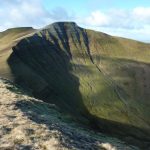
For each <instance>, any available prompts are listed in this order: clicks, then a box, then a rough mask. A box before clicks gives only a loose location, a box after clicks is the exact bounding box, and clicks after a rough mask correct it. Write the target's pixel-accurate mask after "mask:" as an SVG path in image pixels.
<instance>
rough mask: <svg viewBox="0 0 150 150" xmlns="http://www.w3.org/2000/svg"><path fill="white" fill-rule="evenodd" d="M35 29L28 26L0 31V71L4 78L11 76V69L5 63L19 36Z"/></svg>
mask: <svg viewBox="0 0 150 150" xmlns="http://www.w3.org/2000/svg"><path fill="white" fill-rule="evenodd" d="M34 31H35V30H34V29H33V28H30V27H22V28H12V29H8V30H6V31H4V32H1V33H0V64H1V67H0V72H1V76H3V77H5V78H11V79H12V78H13V77H12V74H11V70H10V69H9V66H8V64H7V59H8V58H9V56H10V54H11V53H12V50H11V48H12V46H14V45H15V44H16V43H17V42H18V41H19V40H20V39H21V38H24V37H25V36H26V35H28V34H31V33H33V32H34Z"/></svg>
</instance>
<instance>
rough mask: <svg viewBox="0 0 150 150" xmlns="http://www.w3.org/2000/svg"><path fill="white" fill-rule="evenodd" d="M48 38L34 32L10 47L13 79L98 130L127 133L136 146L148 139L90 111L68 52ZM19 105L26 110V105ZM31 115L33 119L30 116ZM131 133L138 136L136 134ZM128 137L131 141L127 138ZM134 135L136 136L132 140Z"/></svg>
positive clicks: (121, 136)
mask: <svg viewBox="0 0 150 150" xmlns="http://www.w3.org/2000/svg"><path fill="white" fill-rule="evenodd" d="M51 39H53V41H54V43H55V44H54V43H53V42H51V41H49V40H47V39H46V37H40V36H38V35H36V34H35V35H34V36H32V37H29V38H27V39H23V40H21V41H20V42H19V43H18V44H17V46H15V47H14V48H13V53H12V54H11V56H10V57H9V59H8V64H9V66H10V68H11V71H12V73H13V75H14V78H15V82H16V83H17V84H19V85H21V86H22V87H24V88H25V89H27V90H29V91H30V92H31V93H33V95H34V96H35V97H36V98H39V99H42V100H43V101H45V102H48V103H54V104H56V105H57V106H59V108H60V109H61V110H62V111H65V112H69V113H71V114H72V115H73V116H74V118H76V119H78V120H79V121H81V122H82V123H84V124H87V125H89V124H90V125H91V126H92V128H94V129H97V130H98V131H101V132H105V133H108V134H111V135H112V136H114V135H118V136H119V137H120V138H123V137H124V136H125V137H128V139H126V140H127V141H128V142H132V143H134V144H138V143H140V144H139V145H140V146H141V144H142V143H144V142H143V141H146V143H148V142H149V141H148V140H149V139H147V137H146V134H145V132H143V131H141V130H140V129H138V128H135V127H133V126H129V125H125V124H120V123H117V122H112V121H109V120H105V119H101V118H96V117H94V116H92V115H90V113H89V112H88V110H87V108H86V107H85V105H84V103H83V99H82V95H81V93H80V91H79V86H80V83H79V79H78V78H77V77H76V76H75V75H73V74H72V73H71V71H72V64H71V63H70V60H71V58H70V57H68V56H71V55H70V54H68V53H70V52H68V51H64V50H62V49H61V46H60V45H59V43H58V42H56V39H55V37H53V38H52V37H51ZM18 107H19V106H18ZM20 109H21V110H22V111H24V112H28V109H23V108H20ZM39 113H43V112H39ZM31 119H33V121H36V120H34V117H32V118H31ZM46 125H48V124H46ZM134 133H136V135H139V136H141V138H140V137H139V136H138V137H136V136H135V134H134ZM137 133H138V134H137ZM132 137H133V139H132V140H133V141H132V140H130V138H132ZM134 138H135V139H139V140H137V142H136V140H135V139H134ZM139 141H142V143H141V142H139ZM144 144H145V143H144ZM144 144H142V145H144Z"/></svg>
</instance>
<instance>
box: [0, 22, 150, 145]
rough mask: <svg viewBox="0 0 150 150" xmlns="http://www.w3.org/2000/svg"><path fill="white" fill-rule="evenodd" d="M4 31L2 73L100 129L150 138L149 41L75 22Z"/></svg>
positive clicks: (0, 50) (121, 134) (127, 138)
mask: <svg viewBox="0 0 150 150" xmlns="http://www.w3.org/2000/svg"><path fill="white" fill-rule="evenodd" d="M16 31H17V32H16ZM5 32H6V33H0V34H1V35H0V42H1V43H2V44H0V45H1V47H0V58H2V59H0V63H1V64H2V65H1V66H0V76H2V77H5V78H8V79H9V80H12V81H14V82H16V83H17V84H19V85H21V86H22V87H24V88H25V89H26V90H28V91H29V92H31V93H32V94H33V95H34V96H35V97H37V98H40V99H42V100H44V101H46V102H48V103H55V104H56V105H57V106H58V107H59V108H60V109H61V110H62V111H65V112H69V113H70V114H72V115H73V116H74V118H76V119H78V120H79V121H80V122H83V123H84V124H88V125H90V126H92V127H94V128H96V129H98V130H99V131H103V132H107V133H109V134H112V135H119V136H121V137H123V138H124V139H125V140H127V141H131V139H130V138H131V137H134V138H136V139H137V140H140V141H141V140H143V141H142V142H145V143H149V141H150V139H149V137H150V136H149V135H150V119H149V114H150V101H149V100H150V92H149V91H150V78H149V76H150V59H149V58H150V44H146V43H142V42H138V41H134V40H129V39H125V38H119V37H113V36H110V35H107V34H104V33H101V32H96V31H92V30H87V29H83V28H81V27H79V26H78V25H77V24H76V23H74V22H56V23H53V24H51V25H48V26H46V27H45V28H43V29H41V30H34V29H32V28H23V29H21V28H19V29H11V30H7V31H5ZM14 37H15V38H14ZM5 39H8V42H7V43H5V41H7V40H5ZM145 143H144V145H145Z"/></svg>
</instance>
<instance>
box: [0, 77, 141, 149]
mask: <svg viewBox="0 0 150 150" xmlns="http://www.w3.org/2000/svg"><path fill="white" fill-rule="evenodd" d="M21 149H22V150H32V149H33V150H35V149H36V150H63V149H64V150H67V149H69V150H72V149H74V150H76V149H77V150H83V149H84V150H98V149H105V150H136V149H137V150H138V148H136V147H134V146H130V145H126V144H125V143H124V142H122V141H120V140H118V139H116V138H111V137H109V136H106V135H104V134H100V133H99V134H98V133H94V132H92V131H90V130H89V129H86V128H84V127H83V126H81V125H80V124H77V123H75V122H74V121H73V120H72V119H71V117H70V116H67V115H65V114H62V112H60V110H59V109H58V108H57V107H56V106H55V105H52V104H48V103H44V102H43V101H41V100H37V99H35V98H32V97H30V96H28V95H26V94H25V92H23V91H22V90H20V89H19V88H18V87H16V86H15V85H14V84H12V83H10V82H9V81H7V80H4V79H0V150H21Z"/></svg>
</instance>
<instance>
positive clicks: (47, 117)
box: [16, 100, 98, 150]
mask: <svg viewBox="0 0 150 150" xmlns="http://www.w3.org/2000/svg"><path fill="white" fill-rule="evenodd" d="M16 107H17V108H18V109H20V110H21V111H22V112H23V113H24V115H25V116H27V117H28V118H29V119H30V120H32V121H34V122H35V123H37V124H42V125H43V124H45V125H46V126H47V127H48V129H49V131H50V132H52V131H59V132H60V133H61V135H60V134H59V135H60V136H58V135H53V136H54V137H55V136H56V137H57V139H58V140H59V142H60V143H61V145H63V146H65V147H67V148H68V149H72V148H73V147H74V148H75V149H81V150H91V148H92V149H93V150H98V145H97V141H96V140H95V138H94V137H89V136H85V133H82V131H81V126H80V125H79V124H77V123H75V122H74V121H73V120H72V119H71V118H70V119H69V118H67V119H66V118H65V115H64V114H61V112H60V110H59V109H58V108H57V107H55V106H54V105H48V104H45V103H43V102H40V101H34V100H30V101H27V100H21V101H17V103H16ZM66 123H67V124H66ZM72 125H73V126H74V125H75V127H76V129H77V128H78V127H79V130H76V129H75V130H74V128H72ZM77 131H78V132H77ZM87 143H88V145H87Z"/></svg>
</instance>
